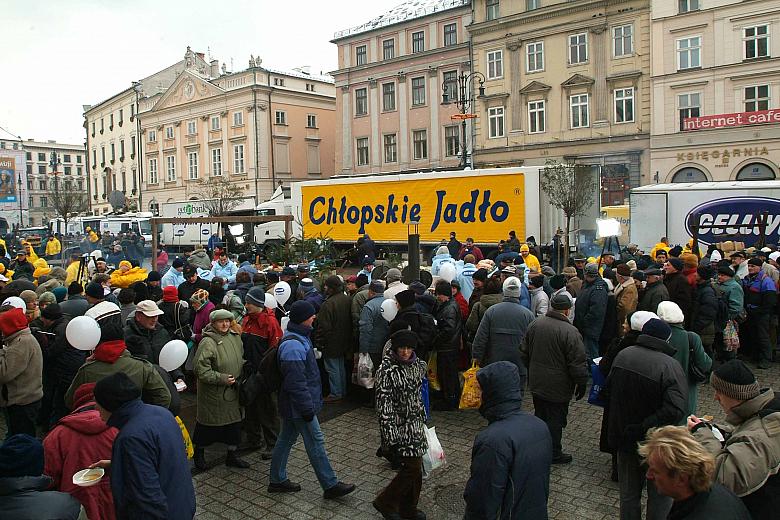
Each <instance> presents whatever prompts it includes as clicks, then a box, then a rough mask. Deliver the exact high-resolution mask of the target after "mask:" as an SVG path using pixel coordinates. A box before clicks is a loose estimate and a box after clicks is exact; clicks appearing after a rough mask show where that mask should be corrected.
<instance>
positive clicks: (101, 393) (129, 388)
mask: <svg viewBox="0 0 780 520" xmlns="http://www.w3.org/2000/svg"><path fill="white" fill-rule="evenodd" d="M94 393H95V402H96V403H97V404H99V405H100V406H101V407H103V408H105V409H106V410H108V411H109V412H115V411H116V410H118V409H119V407H120V406H122V405H123V404H125V403H127V402H129V401H133V400H135V399H140V398H141V389H140V388H138V385H136V384H135V383H134V382H133V380H132V379H130V378H129V377H128V376H127V374H125V373H124V372H115V373H113V374H111V375H110V376H107V377H104V378H103V379H101V380H100V381H98V382H97V383H95V390H94Z"/></svg>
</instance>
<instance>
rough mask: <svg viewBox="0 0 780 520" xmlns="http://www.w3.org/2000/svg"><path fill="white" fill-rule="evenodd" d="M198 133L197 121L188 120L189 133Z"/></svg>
mask: <svg viewBox="0 0 780 520" xmlns="http://www.w3.org/2000/svg"><path fill="white" fill-rule="evenodd" d="M197 133H198V124H197V123H196V122H195V121H187V135H195V134H197Z"/></svg>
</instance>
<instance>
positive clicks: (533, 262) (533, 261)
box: [524, 253, 542, 273]
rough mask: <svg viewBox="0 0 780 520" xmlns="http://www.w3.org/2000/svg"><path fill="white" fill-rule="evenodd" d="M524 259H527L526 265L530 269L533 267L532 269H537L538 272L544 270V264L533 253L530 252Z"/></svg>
mask: <svg viewBox="0 0 780 520" xmlns="http://www.w3.org/2000/svg"><path fill="white" fill-rule="evenodd" d="M524 260H525V266H526V267H527V268H528V269H531V270H532V271H536V272H537V273H541V272H542V264H540V263H539V259H538V258H536V256H534V255H532V254H531V253H528V256H526V257H525V258H524Z"/></svg>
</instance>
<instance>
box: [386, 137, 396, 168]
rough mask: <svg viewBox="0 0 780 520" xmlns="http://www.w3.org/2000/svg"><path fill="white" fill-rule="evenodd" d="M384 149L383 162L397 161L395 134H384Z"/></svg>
mask: <svg viewBox="0 0 780 520" xmlns="http://www.w3.org/2000/svg"><path fill="white" fill-rule="evenodd" d="M384 147H385V162H386V163H394V162H396V161H397V160H398V147H397V143H396V135H395V134H385V136H384Z"/></svg>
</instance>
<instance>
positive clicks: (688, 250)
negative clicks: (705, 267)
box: [682, 239, 704, 258]
mask: <svg viewBox="0 0 780 520" xmlns="http://www.w3.org/2000/svg"><path fill="white" fill-rule="evenodd" d="M698 249H699V250H698V251H694V250H693V239H690V240H688V243H687V244H685V247H683V250H682V252H683V254H685V253H693V254H694V255H696V256H697V257H699V258H701V257H703V256H704V249H702V248H701V246H699V247H698Z"/></svg>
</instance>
